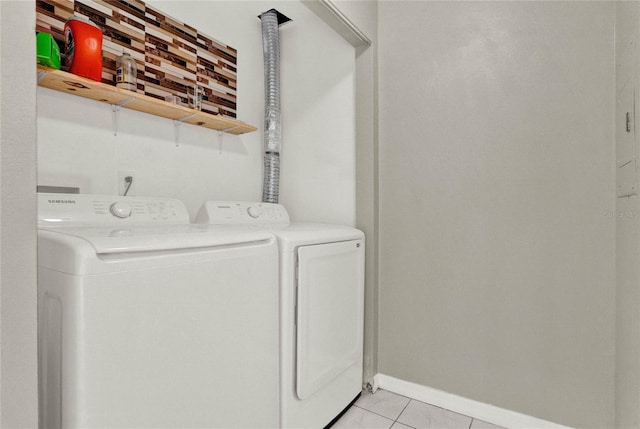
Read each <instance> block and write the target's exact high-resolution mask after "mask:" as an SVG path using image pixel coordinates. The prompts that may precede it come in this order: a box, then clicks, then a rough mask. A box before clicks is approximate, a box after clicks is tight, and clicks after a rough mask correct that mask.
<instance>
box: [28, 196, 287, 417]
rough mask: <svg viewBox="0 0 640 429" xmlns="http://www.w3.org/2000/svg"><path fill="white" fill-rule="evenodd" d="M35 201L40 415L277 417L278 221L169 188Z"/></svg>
mask: <svg viewBox="0 0 640 429" xmlns="http://www.w3.org/2000/svg"><path fill="white" fill-rule="evenodd" d="M38 214H39V231H38V299H39V303H38V305H39V367H40V370H39V379H40V426H41V427H42V428H45V429H55V428H69V429H73V428H107V427H108V428H142V427H148V428H178V427H179V428H238V427H245V428H246V427H252V428H257V427H277V426H278V424H279V411H278V399H277V392H278V389H279V379H278V368H279V366H278V365H279V364H278V353H279V350H278V270H277V261H278V250H277V244H276V241H275V240H274V238H273V236H272V235H271V234H270V233H268V232H266V231H263V230H257V229H248V228H246V227H241V226H209V225H191V224H189V216H188V214H187V211H186V209H185V207H184V205H183V204H182V203H181V202H180V201H178V200H172V199H161V198H142V197H114V196H98V195H70V194H39V195H38ZM247 407H250V409H251V411H250V412H247Z"/></svg>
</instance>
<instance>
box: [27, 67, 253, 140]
mask: <svg viewBox="0 0 640 429" xmlns="http://www.w3.org/2000/svg"><path fill="white" fill-rule="evenodd" d="M38 85H39V86H43V87H45V88H50V89H55V90H56V91H61V92H66V93H67V94H73V95H79V96H80V97H84V98H90V99H92V100H96V101H100V102H102V103H108V104H111V105H115V106H121V107H124V108H126V109H132V110H137V111H139V112H145V113H149V114H151V115H155V116H160V117H163V118H167V119H172V120H175V121H179V122H182V123H185V124H191V125H197V126H201V127H205V128H210V129H212V130H217V131H223V132H226V133H229V134H235V135H239V134H245V133H250V132H253V131H256V130H257V128H256V127H254V126H253V125H249V124H246V123H244V122H240V121H237V120H235V119H230V118H225V117H222V116H216V115H212V114H210V113H206V112H201V111H199V110H194V109H190V108H188V107H184V106H179V105H176V104H172V103H169V102H167V101H164V100H159V99H157V98H153V97H149V96H148V95H144V94H139V93H136V92H132V91H127V90H125V89H120V88H116V87H115V86H112V85H107V84H104V83H102V82H96V81H94V80H91V79H85V78H83V77H80V76H76V75H74V74H71V73H67V72H63V71H61V70H55V69H51V68H48V67H44V66H42V65H40V64H38Z"/></svg>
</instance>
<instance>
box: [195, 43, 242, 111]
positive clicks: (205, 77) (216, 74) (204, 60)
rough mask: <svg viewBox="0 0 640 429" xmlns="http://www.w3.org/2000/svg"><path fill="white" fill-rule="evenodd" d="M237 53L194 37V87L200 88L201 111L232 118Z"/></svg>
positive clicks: (234, 104)
mask: <svg viewBox="0 0 640 429" xmlns="http://www.w3.org/2000/svg"><path fill="white" fill-rule="evenodd" d="M237 56H238V54H237V51H236V50H235V49H233V48H231V47H229V46H227V45H224V44H222V43H221V42H219V41H217V40H215V39H213V38H211V37H209V36H206V35H204V34H202V33H198V73H197V79H198V84H199V85H200V86H201V87H202V88H203V92H204V96H203V100H202V110H204V111H206V112H209V113H218V114H221V115H224V116H229V117H232V118H235V117H236V95H237V91H236V87H237V73H236V62H237Z"/></svg>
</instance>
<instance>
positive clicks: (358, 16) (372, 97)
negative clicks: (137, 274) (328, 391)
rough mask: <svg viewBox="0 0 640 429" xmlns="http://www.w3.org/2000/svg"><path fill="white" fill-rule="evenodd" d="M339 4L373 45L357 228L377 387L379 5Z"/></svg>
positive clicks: (361, 83)
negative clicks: (360, 236) (362, 237)
mask: <svg viewBox="0 0 640 429" xmlns="http://www.w3.org/2000/svg"><path fill="white" fill-rule="evenodd" d="M334 3H335V5H336V6H337V7H338V9H339V10H340V11H341V12H342V13H343V14H345V15H346V16H347V18H348V19H349V20H351V22H352V23H353V24H354V25H355V26H356V27H357V28H358V29H359V30H360V31H362V32H363V33H364V34H365V35H366V36H367V37H368V38H369V39H370V40H371V46H369V47H365V46H361V47H359V48H358V49H356V52H357V54H356V158H357V159H356V189H357V192H356V226H357V227H358V228H359V229H361V230H362V231H364V233H365V236H366V238H367V243H366V255H365V270H366V271H365V336H364V382H365V383H372V380H373V376H375V375H376V374H377V373H378V362H377V358H378V279H377V277H378V240H377V234H378V184H377V180H378V132H377V131H378V117H377V114H378V113H377V112H378V104H377V103H378V80H377V79H378V77H377V76H378V62H377V61H378V59H377V51H378V3H377V2H376V1H370V0H364V1H363V0H359V1H354V0H339V1H335V2H334ZM372 384H373V383H372Z"/></svg>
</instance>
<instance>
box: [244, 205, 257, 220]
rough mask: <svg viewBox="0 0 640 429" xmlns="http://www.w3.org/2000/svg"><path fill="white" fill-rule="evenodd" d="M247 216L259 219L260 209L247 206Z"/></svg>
mask: <svg viewBox="0 0 640 429" xmlns="http://www.w3.org/2000/svg"><path fill="white" fill-rule="evenodd" d="M247 214H248V215H249V216H251V217H252V218H254V219H258V217H260V208H259V207H254V206H249V207H247Z"/></svg>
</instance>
